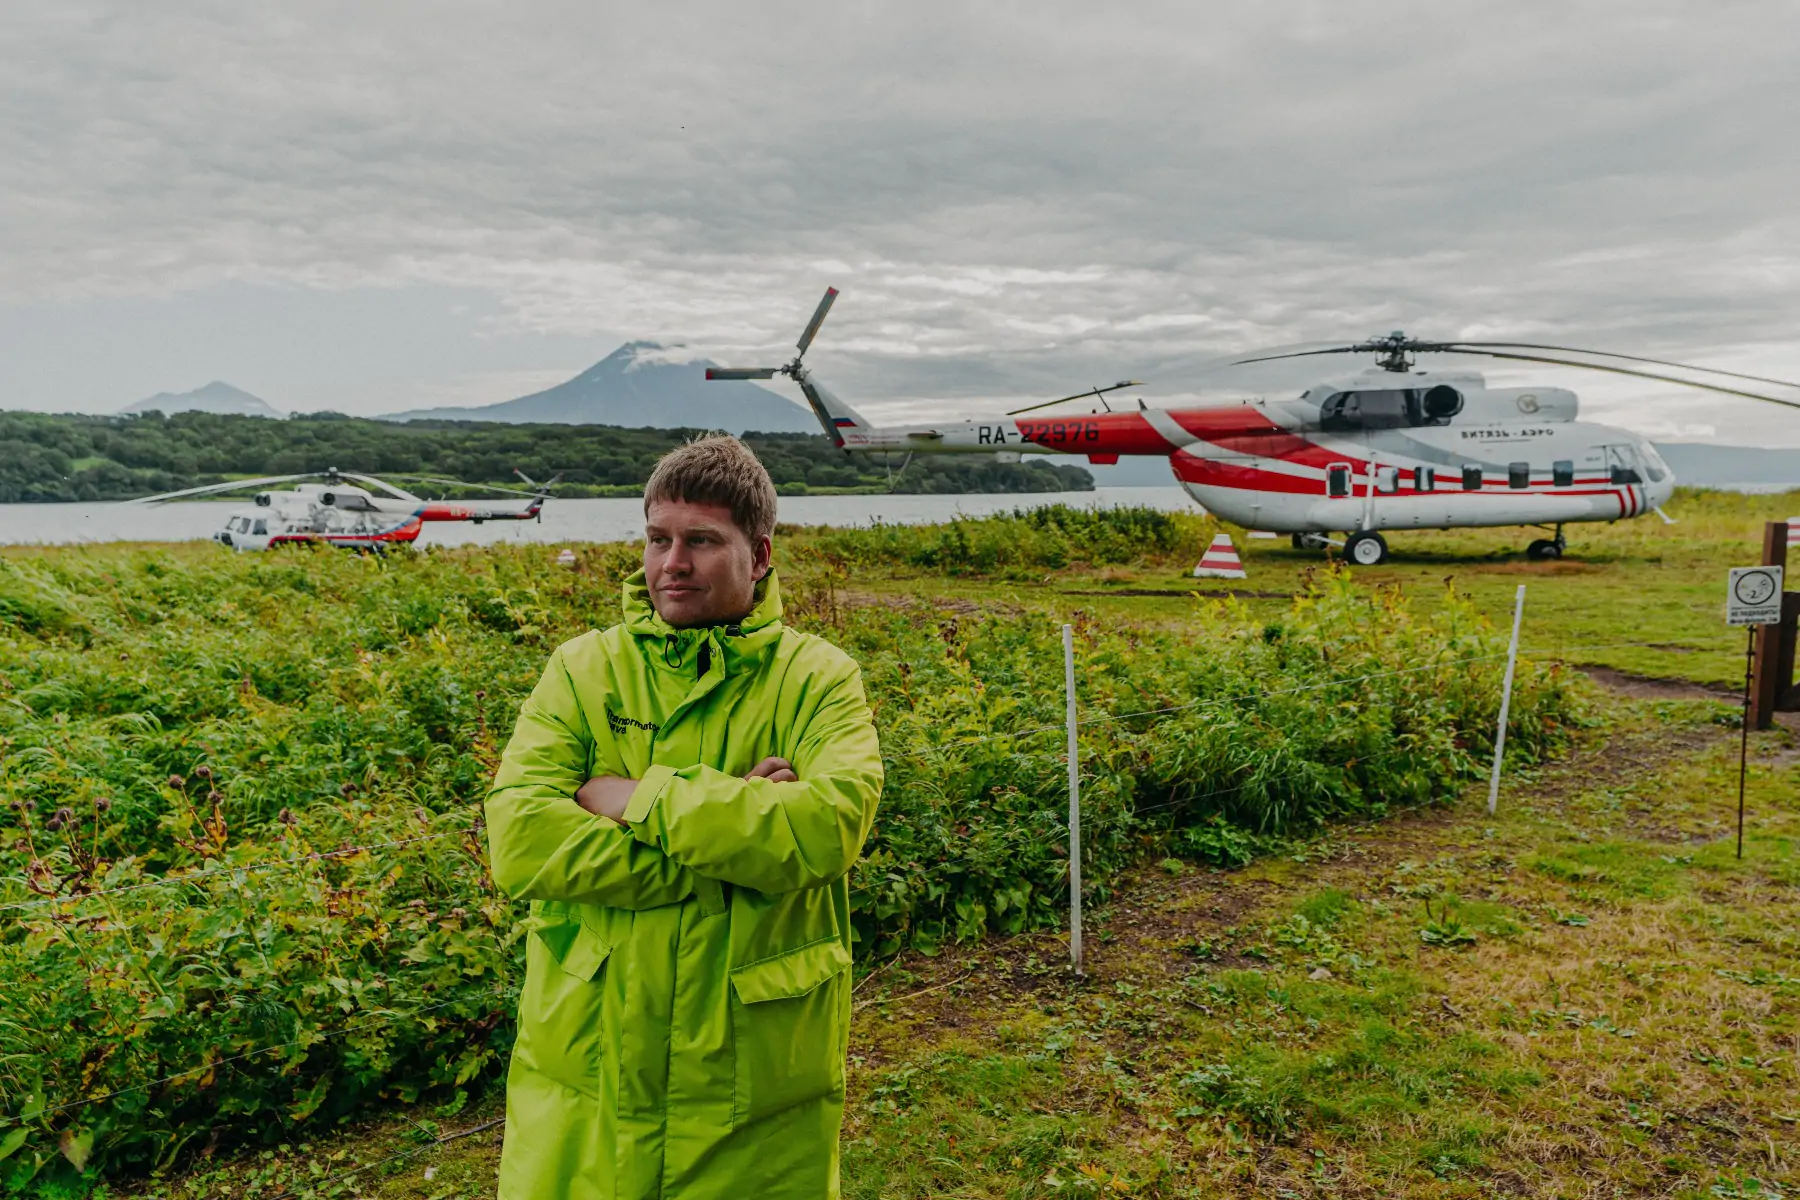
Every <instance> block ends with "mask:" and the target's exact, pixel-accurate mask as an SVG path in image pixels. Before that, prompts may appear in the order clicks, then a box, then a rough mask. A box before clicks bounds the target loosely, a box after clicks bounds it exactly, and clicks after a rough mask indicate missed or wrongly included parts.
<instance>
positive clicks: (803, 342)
mask: <svg viewBox="0 0 1800 1200" xmlns="http://www.w3.org/2000/svg"><path fill="white" fill-rule="evenodd" d="M837 297H838V290H837V289H836V288H834V287H828V288H826V289H825V295H824V298H823V299H821V300H820V301H819V306H818V307H817V308H815V309H813V314H812V319H811V320H809V321H808V322H807V323H806V328H805V329H804V330H802V331H801V333H800V340H799V341H798V342H795V343H794V346H795V349H796V351H797V353H795V355H794V358H793V361H792V362H790V363H787V364H786V365H785V366H780V367H708V368H706V377H707V378H708V379H719V380H725V379H773V378H775V376H777V375H786V376H787V377H788V378H789V379H791V380H793V381H794V382H795V383H797V384H799V385H800V390H801V391H802V392H803V393H805V395H806V402H807V404H809V405H811V406H812V410H813V415H814V416H815V417H817V418H819V424H820V425H822V426H823V427H824V429H825V436H826V437H829V438H830V439H831V440H832V441H833V442H834V443H836V444H837V445H839V446H842V445H843V444H844V433H843V430H844V429H845V428H855V427H856V426H858V425H860V424H861V423H862V422H861V419H860V418H858V417H856V415H855V414H854V413H853V412H852V411H851V410H850V409H849V407H848V406H846V405H845V404H843V402H842V401H840V400H838V399H837V398H836V397H835V396H832V395H831V394H830V393H829V392H826V391H825V390H824V389H823V388H821V387H819V386H818V385H816V384H814V383H813V382H812V377H811V373H810V372H809V371H808V370H807V369H806V365H805V363H804V362H803V361H802V360H803V359H804V358H805V357H806V351H807V349H808V348H809V347H811V346H812V344H813V339H814V338H815V337H817V336H818V335H819V326H821V325H823V324H824V323H825V316H826V314H827V313H829V312H830V311H831V306H832V304H833V303H834V302H836V300H837Z"/></svg>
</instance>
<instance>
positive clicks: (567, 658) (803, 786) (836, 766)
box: [487, 571, 882, 1200]
mask: <svg viewBox="0 0 1800 1200" xmlns="http://www.w3.org/2000/svg"><path fill="white" fill-rule="evenodd" d="M756 597H757V603H756V608H755V610H754V611H753V612H752V613H751V615H750V616H749V617H748V618H747V619H745V620H744V621H743V622H742V623H741V624H739V625H727V626H715V627H711V628H705V629H674V628H671V627H670V626H669V625H667V624H666V623H664V621H663V620H662V619H661V618H660V617H658V616H657V615H656V612H655V610H654V609H653V608H651V606H650V598H649V590H648V588H647V587H646V586H645V583H644V576H643V573H642V572H641V571H640V572H639V573H638V574H636V575H634V576H632V577H631V578H630V579H628V580H626V582H625V620H624V622H623V623H622V624H619V625H615V626H613V627H612V628H610V629H607V630H604V631H596V632H591V633H587V634H584V635H582V636H581V637H578V638H576V639H574V640H573V641H570V642H567V643H565V644H564V645H562V646H561V647H559V648H558V649H557V650H556V652H555V653H554V654H552V655H551V656H550V663H549V665H548V666H547V667H546V668H545V670H544V675H543V678H542V679H541V680H540V681H539V682H538V685H537V687H536V689H535V690H534V691H533V692H532V694H531V696H530V698H529V699H527V700H526V702H525V705H524V707H523V708H522V709H521V710H520V712H519V722H518V725H517V727H516V728H515V729H514V731H513V736H512V740H511V741H510V742H509V743H508V744H507V747H506V753H505V755H504V757H503V758H502V759H501V763H500V770H499V773H498V774H497V776H496V777H495V779H494V785H493V788H492V790H490V792H489V793H488V798H487V819H488V845H489V851H490V858H491V862H492V867H493V873H494V880H495V882H496V883H498V884H499V886H500V887H501V888H502V889H504V890H505V891H506V892H507V893H508V894H509V895H511V896H514V897H519V898H524V899H529V900H530V901H531V917H530V920H529V928H530V933H529V935H528V942H527V947H526V972H525V989H524V992H523V993H522V994H521V996H520V998H519V1038H518V1043H517V1045H516V1046H515V1047H514V1050H513V1058H512V1066H511V1069H510V1072H509V1074H508V1076H507V1095H506V1146H505V1150H504V1152H503V1154H502V1156H501V1161H500V1190H499V1195H500V1197H501V1200H628V1198H629V1200H637V1198H638V1197H652V1196H667V1197H680V1198H681V1200H703V1198H710V1197H731V1198H732V1200H748V1198H752V1197H754V1198H760V1200H782V1198H786V1197H795V1198H802V1197H803V1198H805V1200H817V1198H819V1197H827V1196H836V1195H837V1194H838V1127H839V1124H840V1123H841V1121H842V1118H843V1106H844V1056H845V1052H846V1049H847V1045H848V1036H849V1026H850V974H849V969H850V893H849V885H848V883H847V881H846V873H847V872H848V871H849V870H850V866H851V864H852V863H854V862H855V861H856V857H857V855H858V854H859V853H860V852H861V850H862V845H863V840H864V838H866V837H867V836H868V832H869V827H870V825H871V824H872V823H873V821H874V818H875V804H876V801H877V800H878V798H879V797H880V795H881V777H882V772H881V754H880V749H879V747H878V746H877V744H876V738H875V727H874V722H873V720H872V719H871V717H870V713H869V706H868V702H867V701H866V700H865V699H864V697H863V688H862V675H861V672H860V671H859V670H858V669H857V667H856V664H855V663H853V662H852V661H851V660H850V659H849V658H848V657H847V656H846V655H845V654H844V653H843V652H842V651H840V650H838V649H837V648H836V647H834V646H832V645H831V644H830V643H828V642H825V641H822V640H820V639H819V638H816V637H812V636H810V635H807V634H803V633H796V632H795V631H793V630H791V629H787V628H785V627H784V626H783V625H782V624H781V619H780V618H781V599H780V594H779V590H778V587H777V584H776V581H775V576H774V574H773V573H771V574H770V575H769V576H768V577H767V578H766V579H765V580H764V581H763V582H762V583H760V584H758V585H757V591H756ZM769 755H778V756H780V757H782V758H785V759H788V760H789V761H790V762H792V763H793V764H794V770H795V772H796V773H797V774H798V775H799V781H798V782H796V783H770V782H769V781H768V780H766V779H752V780H745V779H744V778H743V775H744V773H745V772H747V771H749V770H750V769H751V768H752V767H754V766H756V764H757V763H759V762H761V761H762V760H763V759H764V758H766V757H768V756H769ZM593 775H619V776H626V777H629V778H633V779H637V780H639V781H640V782H639V783H638V787H637V791H636V792H635V793H634V794H633V796H632V800H631V805H630V807H629V809H628V810H627V811H626V814H625V816H626V820H627V821H628V822H629V824H630V828H629V829H622V828H620V827H619V826H618V825H617V824H615V823H614V822H612V821H610V820H607V819H605V818H602V817H596V816H592V815H591V814H589V813H587V812H586V811H584V810H583V809H581V808H580V807H578V806H577V805H576V803H575V801H574V798H573V797H574V795H575V792H576V789H578V788H579V787H580V786H581V785H582V784H583V783H585V782H586V781H587V779H588V778H589V777H590V776H593Z"/></svg>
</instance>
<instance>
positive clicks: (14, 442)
mask: <svg viewBox="0 0 1800 1200" xmlns="http://www.w3.org/2000/svg"><path fill="white" fill-rule="evenodd" d="M700 432H702V431H700V430H696V429H625V428H620V427H617V426H612V425H528V424H501V423H493V422H475V421H412V422H408V423H406V424H395V423H392V422H388V421H371V420H364V419H361V418H354V417H345V416H342V415H339V414H336V413H318V414H312V415H308V416H295V417H291V418H289V419H287V420H285V421H272V420H267V419H264V418H259V417H247V416H222V415H218V414H212V413H199V412H187V413H179V414H176V415H174V416H163V415H162V414H160V413H149V414H145V415H142V416H131V417H96V416H75V415H67V414H64V415H50V414H45V413H28V412H0V504H17V503H22V502H23V503H28V502H37V501H74V500H128V499H131V498H132V497H135V496H145V495H150V494H152V493H156V492H166V491H174V490H176V489H179V488H188V487H198V486H201V485H203V484H209V483H219V482H222V481H224V480H227V479H232V478H253V477H258V476H265V475H289V474H297V473H299V472H303V471H324V470H328V469H330V468H332V467H336V468H338V469H339V470H343V471H358V472H364V473H368V474H376V475H384V476H385V475H402V474H409V473H411V474H420V475H436V476H443V477H447V478H451V479H460V480H464V481H466V482H469V483H496V484H511V485H514V486H517V484H518V479H517V477H515V476H514V475H513V469H514V468H515V467H516V468H518V469H519V470H521V471H523V472H525V473H526V474H527V475H530V476H532V477H533V478H535V479H548V478H550V477H551V476H553V475H557V474H560V475H562V477H563V480H564V485H563V486H562V487H561V488H560V489H559V490H558V493H557V494H558V495H561V496H565V497H570V496H577V497H578V496H606V495H615V494H616V495H631V494H635V493H636V492H637V491H639V490H640V489H641V488H642V487H643V485H644V481H645V480H647V479H648V478H649V477H650V470H651V468H652V467H654V466H655V465H656V460H657V459H658V458H660V457H661V456H662V455H663V454H664V453H666V452H667V451H669V450H671V449H673V448H674V447H675V446H677V445H679V444H680V443H681V442H683V441H686V440H688V439H689V438H692V437H694V436H696V435H697V434H699V433H700ZM745 441H747V442H748V443H749V444H750V446H751V447H752V448H753V449H754V450H755V451H756V453H757V455H758V457H760V458H761V459H762V461H763V464H764V465H765V466H767V467H768V468H769V474H770V476H771V477H772V478H773V479H774V480H775V485H776V487H777V488H778V489H780V490H781V492H782V493H783V494H784V495H804V494H806V493H808V492H859V491H860V492H884V491H888V490H890V486H891V490H894V491H899V492H909V493H956V492H1058V491H1087V490H1089V489H1091V488H1092V487H1093V486H1094V482H1093V478H1092V476H1090V475H1089V474H1088V473H1087V472H1086V471H1085V470H1083V469H1081V468H1080V467H1074V466H1051V465H1049V464H1047V463H997V462H994V461H993V460H992V459H990V458H983V457H974V456H967V455H963V456H954V455H921V456H918V457H916V458H915V459H914V460H913V461H912V462H911V463H910V464H909V465H908V466H907V467H906V469H905V471H904V472H901V473H900V474H899V477H898V480H897V481H893V482H892V483H891V484H890V478H889V474H888V470H889V465H888V464H887V463H886V462H885V461H884V460H883V457H876V456H867V455H864V456H859V457H855V458H852V457H850V456H849V455H846V454H844V453H843V452H842V451H840V450H837V449H836V448H834V447H833V446H832V445H831V444H830V443H829V442H827V441H826V440H825V439H824V438H823V437H820V436H818V435H817V434H803V433H750V434H746V435H745ZM892 466H893V468H894V469H895V470H898V469H899V467H900V463H899V462H898V461H895V462H894V463H893V464H892Z"/></svg>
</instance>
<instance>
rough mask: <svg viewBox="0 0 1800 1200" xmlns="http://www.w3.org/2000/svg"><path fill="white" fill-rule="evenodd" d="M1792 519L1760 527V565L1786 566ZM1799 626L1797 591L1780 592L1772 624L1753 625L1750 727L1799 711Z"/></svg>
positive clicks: (1798, 525) (1763, 725)
mask: <svg viewBox="0 0 1800 1200" xmlns="http://www.w3.org/2000/svg"><path fill="white" fill-rule="evenodd" d="M1796 529H1800V518H1797V519H1796V520H1795V521H1770V522H1769V523H1768V524H1767V525H1766V526H1764V527H1763V553H1762V565H1763V566H1765V567H1776V568H1781V567H1785V566H1786V565H1787V550H1788V542H1789V538H1790V537H1792V536H1793V535H1792V531H1793V530H1796ZM1796 628H1800V592H1790V591H1783V592H1782V593H1781V612H1780V617H1779V619H1778V620H1777V621H1776V622H1775V623H1774V624H1769V625H1761V624H1759V625H1756V626H1753V627H1752V633H1751V651H1750V709H1749V712H1747V713H1746V714H1745V721H1746V724H1747V725H1748V726H1749V727H1750V728H1751V729H1768V728H1769V727H1770V726H1772V725H1773V724H1774V723H1775V714H1776V713H1778V712H1800V688H1796V687H1795V686H1794V642H1795V630H1796Z"/></svg>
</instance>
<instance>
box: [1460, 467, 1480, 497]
mask: <svg viewBox="0 0 1800 1200" xmlns="http://www.w3.org/2000/svg"><path fill="white" fill-rule="evenodd" d="M1480 490H1481V468H1480V467H1478V466H1474V465H1472V464H1471V465H1467V466H1464V467H1463V491H1465V492H1479V491H1480Z"/></svg>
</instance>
